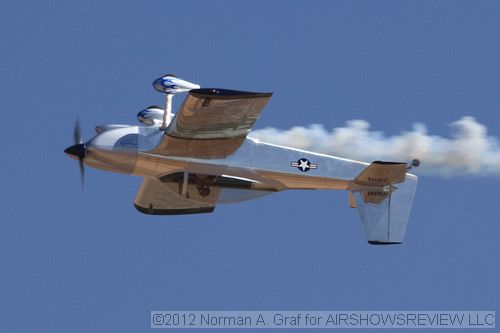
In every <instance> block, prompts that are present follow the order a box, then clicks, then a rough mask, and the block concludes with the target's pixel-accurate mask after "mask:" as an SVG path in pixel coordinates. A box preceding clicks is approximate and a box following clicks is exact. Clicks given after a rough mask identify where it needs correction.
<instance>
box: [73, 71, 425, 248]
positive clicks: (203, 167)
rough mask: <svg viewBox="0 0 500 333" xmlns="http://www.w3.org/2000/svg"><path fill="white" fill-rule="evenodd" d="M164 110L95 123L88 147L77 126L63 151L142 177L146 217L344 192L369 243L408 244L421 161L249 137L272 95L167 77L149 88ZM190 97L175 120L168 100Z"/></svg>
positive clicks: (138, 203) (139, 201) (138, 204)
mask: <svg viewBox="0 0 500 333" xmlns="http://www.w3.org/2000/svg"><path fill="white" fill-rule="evenodd" d="M153 87H154V88H155V89H156V90H157V91H158V92H160V93H162V94H164V97H165V105H164V108H161V107H159V106H150V107H148V108H146V109H144V110H142V111H140V112H139V113H138V115H137V119H138V120H139V122H140V123H141V124H142V125H141V126H131V125H99V126H97V127H96V128H95V131H96V135H95V136H94V137H93V138H91V139H90V140H88V141H85V142H84V141H83V139H82V137H81V130H80V125H79V122H78V120H77V121H76V123H75V129H74V144H73V145H72V146H70V147H68V148H67V149H65V151H64V152H65V153H66V154H68V155H69V156H70V157H71V158H73V159H76V160H78V162H79V166H80V174H81V179H82V185H83V178H84V166H85V165H88V166H90V167H93V168H96V169H102V170H106V171H110V172H118V173H125V174H130V175H136V176H141V177H143V182H142V185H141V187H140V189H139V192H138V193H137V196H136V198H135V200H134V206H135V208H136V209H137V210H138V211H139V212H141V213H144V214H152V215H176V214H197V213H211V212H213V211H214V209H215V206H216V205H217V204H219V203H231V202H240V201H244V200H250V199H254V198H258V197H261V196H263V195H267V194H272V193H275V192H279V191H284V190H346V191H348V193H349V205H350V207H352V208H357V209H358V211H359V214H360V217H361V221H362V223H363V226H364V230H365V234H366V238H367V240H368V243H369V244H372V245H387V244H400V243H401V242H402V241H403V238H404V235H405V232H406V226H407V223H408V219H409V215H410V210H411V206H412V202H413V198H414V195H415V191H416V187H417V177H416V176H415V175H413V174H410V173H408V171H409V170H410V169H411V168H412V167H417V166H418V165H419V164H420V162H419V161H418V160H416V159H415V160H413V161H412V162H410V163H406V162H391V161H374V162H372V163H364V162H359V161H354V160H349V159H346V158H341V157H335V156H329V155H325V154H318V153H314V152H310V151H305V150H300V149H295V148H290V147H284V146H278V145H274V144H270V143H265V142H261V141H260V140H258V139H256V138H252V137H251V132H250V130H251V129H252V126H253V125H254V123H255V122H256V120H257V119H258V117H259V115H260V113H261V112H262V110H263V109H264V107H265V105H266V104H267V102H268V101H269V99H270V98H271V95H272V93H256V92H248V91H237V90H229V89H220V88H201V87H200V86H199V85H197V84H194V83H191V82H189V81H186V80H183V79H181V78H178V77H177V76H175V75H173V74H166V75H163V76H161V77H160V78H158V79H156V80H155V81H154V82H153ZM184 92H187V97H186V98H185V100H184V102H183V104H182V105H181V106H180V108H179V110H178V111H177V113H176V114H173V113H172V99H173V97H174V96H175V95H177V94H179V93H184Z"/></svg>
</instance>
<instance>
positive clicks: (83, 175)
mask: <svg viewBox="0 0 500 333" xmlns="http://www.w3.org/2000/svg"><path fill="white" fill-rule="evenodd" d="M83 159H84V157H80V158H78V165H79V167H80V180H81V182H82V189H83V185H84V183H85V164H83Z"/></svg>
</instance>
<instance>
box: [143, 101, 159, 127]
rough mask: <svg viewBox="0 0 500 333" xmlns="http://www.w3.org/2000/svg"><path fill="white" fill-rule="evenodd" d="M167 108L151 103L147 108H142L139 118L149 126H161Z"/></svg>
mask: <svg viewBox="0 0 500 333" xmlns="http://www.w3.org/2000/svg"><path fill="white" fill-rule="evenodd" d="M164 113H165V110H163V109H162V108H160V107H159V106H156V105H151V106H150V107H148V108H147V109H144V110H141V111H140V112H139V113H138V114H137V120H139V121H140V122H141V123H143V124H144V125H147V126H153V125H157V126H160V125H161V124H162V122H163V114H164Z"/></svg>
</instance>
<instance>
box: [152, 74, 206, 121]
mask: <svg viewBox="0 0 500 333" xmlns="http://www.w3.org/2000/svg"><path fill="white" fill-rule="evenodd" d="M153 87H154V88H155V89H156V91H158V92H161V93H163V94H165V112H164V114H163V121H162V125H161V127H160V129H162V130H165V129H167V126H168V124H169V123H170V119H171V114H172V97H173V96H174V95H175V94H178V93H181V92H185V91H189V90H192V89H200V85H199V84H195V83H191V82H188V81H186V80H182V79H179V78H178V77H177V76H175V75H174V74H165V75H163V76H162V77H160V78H158V79H156V80H154V81H153Z"/></svg>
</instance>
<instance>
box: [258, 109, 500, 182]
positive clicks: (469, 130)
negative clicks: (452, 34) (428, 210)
mask: <svg viewBox="0 0 500 333" xmlns="http://www.w3.org/2000/svg"><path fill="white" fill-rule="evenodd" d="M451 128H452V130H453V131H452V135H451V137H450V138H444V137H441V136H436V135H429V134H427V128H426V126H425V125H424V124H422V123H415V124H414V125H413V129H412V130H411V131H408V132H402V133H400V134H399V135H394V136H385V135H384V133H383V132H377V131H370V124H369V123H368V122H367V121H365V120H350V121H348V122H347V126H345V127H338V128H334V129H333V130H331V131H330V132H329V131H327V130H325V128H324V127H323V125H317V124H315V125H310V126H308V127H300V126H299V127H293V128H291V129H289V130H279V129H275V128H265V129H261V130H256V131H253V132H252V135H251V136H252V137H255V138H258V139H259V140H262V141H264V142H269V143H274V144H278V145H283V146H291V147H295V148H299V149H305V150H310V151H314V152H318V153H324V154H329V155H335V156H341V157H345V158H350V159H355V160H361V161H366V162H371V161H375V160H385V161H411V160H412V159H414V158H418V159H419V160H420V161H421V162H422V164H421V166H420V167H419V168H418V169H416V170H414V171H415V172H416V173H417V174H423V173H425V174H432V175H439V176H445V177H446V176H455V175H490V176H491V175H495V176H500V146H499V144H498V139H497V138H495V137H492V136H488V134H487V128H486V126H484V125H482V124H480V123H478V122H477V121H476V120H475V119H474V118H473V117H462V118H461V119H459V120H457V121H454V122H453V123H451Z"/></svg>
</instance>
